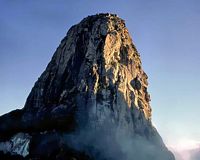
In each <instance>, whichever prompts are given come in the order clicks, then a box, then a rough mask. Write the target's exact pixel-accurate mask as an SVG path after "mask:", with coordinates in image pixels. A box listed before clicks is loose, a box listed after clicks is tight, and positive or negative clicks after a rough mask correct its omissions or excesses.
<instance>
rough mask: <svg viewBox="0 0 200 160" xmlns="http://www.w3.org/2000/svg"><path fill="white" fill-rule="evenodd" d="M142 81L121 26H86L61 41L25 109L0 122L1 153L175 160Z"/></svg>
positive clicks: (97, 18)
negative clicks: (154, 122) (157, 125)
mask: <svg viewBox="0 0 200 160" xmlns="http://www.w3.org/2000/svg"><path fill="white" fill-rule="evenodd" d="M147 78H148V77H147V75H146V73H145V72H144V71H143V70H142V67H141V60H140V55H139V53H138V51H137V49H136V47H135V46H134V44H133V43H132V40H131V37H130V35H129V33H128V30H127V28H126V26H125V23H124V20H122V19H120V18H119V17H118V16H116V15H113V14H98V15H94V16H89V17H87V18H85V19H83V20H82V21H81V22H80V23H79V24H77V25H74V26H73V27H71V28H70V30H69V31H68V33H67V35H66V37H65V38H64V39H63V40H62V41H61V44H60V45H59V46H58V48H57V50H56V52H55V53H54V55H53V57H52V60H51V61H50V63H49V64H48V66H47V68H46V70H45V71H44V72H43V73H42V75H41V76H40V77H39V79H38V80H37V82H36V83H35V85H34V87H33V88H32V91H31V93H30V94H29V96H28V98H27V101H26V104H25V106H24V108H23V109H21V110H15V111H12V112H10V113H8V114H6V115H3V116H1V117H0V141H1V143H0V150H2V153H1V154H2V155H4V156H5V155H6V154H9V156H10V157H12V155H13V156H16V155H20V156H22V157H24V158H36V159H42V158H51V159H64V158H65V159H77V160H84V159H87V160H88V159H94V160H105V159H107V160H111V159H115V160H118V159H124V160H126V159H127V160H138V159H140V160H174V156H173V154H172V153H171V152H170V151H168V150H167V148H166V147H165V145H164V143H163V141H162V139H161V137H160V136H159V134H158V133H157V131H156V129H155V128H154V127H153V126H152V123H151V107H150V104H149V101H150V95H149V94H148V92H147V86H148V82H147ZM19 133H20V134H19ZM17 137H18V138H19V137H20V138H19V139H18V140H17ZM20 139H21V140H20ZM13 141H17V142H15V143H13ZM19 141H22V142H21V143H20V142H19ZM9 143H12V144H9ZM5 144H6V145H5ZM9 145H11V146H9ZM3 146H5V147H3ZM16 148H19V149H18V150H19V151H18V150H17V151H16ZM23 148H24V150H23ZM27 152H28V153H27ZM7 156H8V155H7ZM22 157H21V158H22Z"/></svg>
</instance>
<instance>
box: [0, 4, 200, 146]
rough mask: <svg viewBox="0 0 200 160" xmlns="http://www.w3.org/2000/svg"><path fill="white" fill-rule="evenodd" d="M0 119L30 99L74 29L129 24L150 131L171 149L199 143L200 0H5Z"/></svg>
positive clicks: (0, 26) (0, 24) (0, 22)
mask: <svg viewBox="0 0 200 160" xmlns="http://www.w3.org/2000/svg"><path fill="white" fill-rule="evenodd" d="M0 12H1V14H0V75H1V78H0V89H1V92H0V114H3V113H6V112H8V111H10V110H13V109H16V108H21V107H23V105H24V103H25V100H26V97H27V96H28V93H29V92H30V90H31V88H32V87H33V85H34V82H35V81H36V80H37V78H38V77H39V76H40V74H41V73H42V71H43V70H44V69H45V67H46V65H47V64H48V62H49V61H50V59H51V57H52V55H53V53H54V51H55V50H56V48H57V46H58V45H59V43H60V40H61V39H62V38H63V37H64V36H65V34H66V32H67V30H68V29H69V27H70V26H72V25H73V24H76V23H78V22H79V21H80V20H81V19H82V18H84V17H86V16H87V15H91V14H95V13H101V12H111V13H116V14H118V15H119V16H120V17H121V18H123V19H125V21H126V25H127V27H128V29H129V32H130V34H131V36H132V38H133V41H134V43H135V44H136V47H137V49H138V50H139V52H140V54H141V58H142V62H143V68H144V70H145V71H146V73H147V74H148V76H149V92H150V94H151V99H152V101H151V106H152V109H153V123H154V124H155V126H156V127H157V129H158V131H159V132H160V134H161V136H162V137H163V139H164V141H165V142H166V143H167V145H170V146H173V145H177V144H181V143H187V141H195V142H196V143H199V142H200V128H199V124H198V123H199V122H200V116H199V113H200V105H199V102H198V101H199V99H200V83H199V82H200V69H199V68H200V53H199V51H200V44H199V43H200V1H199V0H165V1H164V0H163V1H161V0H154V1H149V0H138V1H135V0H126V1H124V0H119V1H116V0H109V1H108V0H107V1H106V0H101V1H94V0H76V1H75V0H73V1H71V0H57V1H53V0H52V1H51V0H48V1H47V0H46V1H44V0H43V1H42V0H34V1H25V0H19V1H11V0H0Z"/></svg>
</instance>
